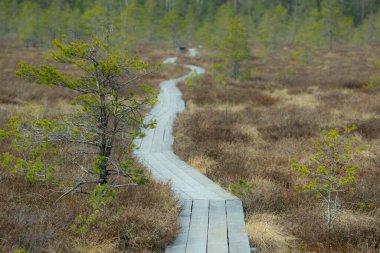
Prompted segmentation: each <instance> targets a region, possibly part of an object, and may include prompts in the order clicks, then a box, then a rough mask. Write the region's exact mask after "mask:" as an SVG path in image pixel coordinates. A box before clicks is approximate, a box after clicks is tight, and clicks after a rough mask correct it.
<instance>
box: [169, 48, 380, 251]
mask: <svg viewBox="0 0 380 253" xmlns="http://www.w3.org/2000/svg"><path fill="white" fill-rule="evenodd" d="M289 50H290V49H289ZM252 51H253V55H255V56H257V55H260V52H259V51H255V50H252ZM290 53H291V50H290V51H288V52H287V53H285V55H284V53H283V54H277V55H272V56H271V57H255V58H254V59H252V60H251V61H250V62H247V63H246V66H250V67H247V68H246V70H245V75H246V76H245V78H244V79H243V80H239V81H233V80H228V79H218V76H217V73H214V74H213V73H212V70H211V68H210V66H211V62H212V58H211V56H208V55H207V54H206V52H204V54H203V56H202V57H200V58H198V59H194V60H192V61H193V63H196V64H201V65H203V66H204V67H206V68H207V67H208V73H207V74H206V75H204V76H202V77H199V78H195V79H194V80H192V81H191V82H184V83H182V84H181V85H180V88H181V90H182V91H183V93H184V99H185V101H186V106H187V109H186V111H185V112H184V113H182V114H181V115H180V116H179V117H178V118H177V121H176V123H175V146H174V148H175V152H176V153H177V154H178V155H179V156H180V157H181V158H183V159H184V160H185V161H187V162H188V163H189V164H190V165H192V166H194V167H195V168H197V169H198V170H199V171H201V172H202V173H204V174H205V175H207V176H208V177H210V178H211V179H212V180H214V181H216V182H218V183H219V184H221V185H222V186H223V187H225V188H226V189H229V188H230V186H231V185H233V184H235V183H237V182H238V181H239V180H246V181H247V182H248V184H249V185H250V187H249V190H248V191H245V192H243V193H241V194H240V197H241V198H242V200H243V202H244V206H245V211H246V216H247V227H248V232H249V233H250V235H251V239H252V240H254V241H255V242H256V244H257V245H258V246H259V248H261V250H262V252H285V251H286V250H288V249H289V250H290V251H291V250H293V251H296V250H300V251H302V252H363V253H364V252H378V250H379V243H380V194H379V192H380V184H379V182H380V87H379V85H378V86H377V87H375V88H373V89H366V88H364V86H365V85H366V84H367V83H368V82H369V79H370V77H371V76H376V77H377V78H379V77H380V69H378V68H376V66H375V65H376V61H377V60H378V59H379V58H380V49H379V47H376V46H373V47H370V48H368V49H366V50H356V49H346V50H340V51H337V52H319V53H318V54H317V56H316V57H315V59H314V61H313V62H312V63H310V64H308V65H305V64H299V63H298V62H297V61H295V60H294V59H292V57H291V55H290ZM188 60H189V59H186V60H184V62H185V61H186V62H187V61H188ZM352 124H356V125H357V126H358V130H357V132H356V135H357V137H358V139H359V142H360V144H361V145H365V146H366V147H367V149H366V151H365V152H363V153H362V155H361V156H360V157H358V160H359V166H360V169H359V172H358V180H357V184H356V188H355V190H354V191H353V192H351V193H348V194H346V195H345V196H342V208H341V210H340V212H339V215H338V217H337V218H336V220H335V229H334V232H333V233H332V234H331V235H328V234H327V232H326V224H325V209H324V207H323V206H322V205H321V204H319V202H318V201H316V200H315V199H313V197H311V196H310V195H308V194H305V193H299V192H297V191H296V190H295V189H294V186H295V178H294V174H293V172H292V170H291V168H290V162H289V161H290V158H292V157H294V158H297V159H299V160H302V159H306V158H307V157H308V155H309V153H308V152H309V149H310V147H311V145H312V140H313V139H314V138H315V137H316V136H317V135H318V133H319V132H320V131H322V130H325V129H331V128H335V127H343V126H344V125H352Z"/></svg>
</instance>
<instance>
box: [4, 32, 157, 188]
mask: <svg viewBox="0 0 380 253" xmlns="http://www.w3.org/2000/svg"><path fill="white" fill-rule="evenodd" d="M54 45H55V51H53V52H52V54H51V61H52V62H53V63H55V65H53V64H46V65H41V66H32V65H29V64H27V63H24V62H22V63H20V65H19V66H20V68H19V70H18V71H17V75H18V76H20V77H23V78H25V79H27V80H29V81H32V82H35V83H37V84H45V85H47V86H50V87H52V86H57V87H64V88H66V89H69V90H71V91H72V92H73V95H74V97H75V98H74V99H73V100H72V105H74V108H73V110H72V111H71V112H70V113H68V114H66V115H64V116H63V117H62V118H47V117H46V116H44V115H43V114H41V113H37V112H33V113H31V112H27V113H23V114H20V115H17V116H15V117H12V118H11V119H10V123H9V124H8V129H6V130H1V131H0V137H3V138H7V139H8V140H9V141H10V142H11V143H12V144H13V148H14V152H13V154H12V155H10V154H9V153H6V154H3V155H2V156H1V160H0V162H1V164H0V166H1V167H3V168H8V169H9V170H12V171H14V172H16V173H20V174H22V175H24V176H25V177H26V178H27V179H30V180H39V179H42V180H44V181H47V180H51V178H52V177H53V176H54V175H52V174H53V173H54V170H55V168H56V167H57V166H58V162H59V161H61V160H57V161H56V162H51V161H49V160H48V158H49V157H55V156H57V154H58V151H59V148H58V147H64V146H66V145H68V146H70V147H71V150H72V151H71V152H73V154H72V156H73V158H70V159H77V160H78V159H79V160H78V161H77V163H79V164H80V166H79V167H80V168H81V169H80V170H79V171H78V176H77V178H78V180H80V181H79V183H77V184H76V185H75V186H74V187H72V188H71V189H70V190H69V191H68V192H72V191H74V190H76V189H77V188H79V187H81V186H82V185H84V184H87V185H91V184H92V185H108V186H110V187H119V186H118V185H114V182H115V181H114V180H109V179H110V177H112V178H113V177H117V178H120V179H125V180H129V181H128V182H125V181H123V180H122V181H121V182H125V184H124V183H123V185H125V186H126V185H131V184H140V183H144V182H145V178H144V176H143V172H142V171H141V170H135V169H133V164H132V161H133V160H131V158H129V157H128V154H129V153H128V151H129V150H130V149H131V148H133V139H134V138H136V137H143V136H142V133H141V132H140V126H142V125H143V124H142V123H143V118H142V115H141V114H140V110H141V109H142V108H143V107H145V106H146V105H147V104H153V103H154V102H155V100H156V95H157V94H156V92H154V91H152V90H151V88H150V87H148V86H146V85H137V84H136V82H137V81H139V80H141V78H142V77H143V76H146V75H149V74H150V73H151V72H152V71H151V70H150V69H151V68H150V67H149V65H148V64H146V63H144V62H142V61H141V60H139V58H138V57H137V56H133V55H130V54H129V53H128V52H125V53H120V52H115V51H114V50H112V48H111V47H110V46H109V44H108V43H107V42H105V41H104V40H99V39H93V40H92V41H90V42H89V43H66V42H65V41H64V42H59V41H57V40H56V41H54ZM57 63H60V64H65V65H68V66H71V68H74V69H75V71H72V72H70V73H67V72H65V71H61V70H60V69H58V68H57V67H55V66H56V65H57ZM72 73H75V74H72ZM138 87H140V89H141V91H142V92H139V93H140V94H139V95H137V94H136V91H137V90H138ZM36 113H37V114H36ZM146 126H147V127H148V126H152V125H151V124H147V125H146ZM128 133H130V134H128ZM115 146H117V147H118V148H119V149H121V151H122V152H121V154H118V155H115V154H114V153H115ZM78 153H79V154H81V155H80V156H79V158H78V156H77V155H75V154H78ZM68 156H70V155H69V154H62V159H63V158H65V157H68ZM81 157H82V158H83V157H86V159H85V160H86V161H82V160H80V158H81ZM89 160H90V161H89ZM88 162H89V164H88ZM83 172H86V173H87V174H88V176H86V177H85V178H84V179H81V178H82V176H80V175H82V173H83ZM41 176H42V177H41Z"/></svg>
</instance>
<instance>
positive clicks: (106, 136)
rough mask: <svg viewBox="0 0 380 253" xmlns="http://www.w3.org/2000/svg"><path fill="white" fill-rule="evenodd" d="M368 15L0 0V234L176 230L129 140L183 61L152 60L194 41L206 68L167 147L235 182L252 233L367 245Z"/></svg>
mask: <svg viewBox="0 0 380 253" xmlns="http://www.w3.org/2000/svg"><path fill="white" fill-rule="evenodd" d="M379 31H380V2H379V1H377V0H304V1H303V0H302V1H301V0H282V1H277V0H255V1H254V0H196V1H192V0H165V1H164V0H158V1H157V0H111V1H109V0H95V1H93V0H70V1H62V0H36V1H30V0H18V1H14V0H0V48H1V50H0V73H1V74H0V81H1V84H2V85H1V86H0V113H1V121H0V129H2V130H1V131H0V137H1V149H0V153H1V154H2V155H1V161H0V217H1V219H0V251H5V252H15V251H17V250H19V252H22V251H26V252H46V251H47V252H94V251H95V250H100V251H102V252H119V251H120V252H160V251H162V250H163V249H164V248H165V247H166V246H167V245H168V244H169V243H170V242H171V241H172V240H173V239H174V238H175V236H176V234H177V232H178V224H177V223H176V221H177V218H178V215H179V211H180V210H179V209H178V208H177V201H176V198H175V196H174V195H173V193H172V192H171V190H170V187H169V185H166V184H162V183H159V182H156V181H155V180H154V179H153V178H150V176H149V173H148V172H146V171H145V170H144V168H142V166H141V165H139V164H138V163H137V162H136V161H134V160H133V159H132V156H131V154H130V151H131V148H133V145H132V146H131V145H130V144H131V143H133V138H135V137H137V136H140V137H141V134H140V132H139V129H140V127H154V122H152V124H150V125H145V126H143V125H142V118H143V116H144V114H145V113H147V112H148V110H149V109H150V106H151V105H152V104H154V102H155V95H156V94H157V93H156V91H157V88H158V87H157V84H158V83H159V81H160V80H164V79H166V78H171V77H174V76H173V75H180V74H182V73H183V70H182V69H181V68H180V67H175V66H164V67H161V68H159V69H156V68H155V66H156V65H157V63H159V62H161V61H162V60H163V59H165V58H166V57H168V56H172V55H173V54H175V51H174V49H175V48H178V47H190V46H192V47H198V50H199V54H198V57H196V58H189V57H187V56H186V55H180V56H179V61H180V62H183V63H194V64H198V65H202V66H203V67H205V68H206V69H207V73H206V75H204V76H203V77H193V78H191V79H190V80H188V81H186V82H184V83H182V84H181V89H182V91H183V92H184V99H185V101H186V104H187V110H186V112H184V113H183V114H181V115H180V116H179V118H178V120H177V121H176V127H175V135H176V136H175V150H176V152H177V153H178V154H179V155H180V156H181V157H182V158H183V159H184V160H186V161H187V162H188V163H190V164H191V165H193V166H194V167H195V168H197V169H199V170H200V171H201V172H202V173H204V174H205V175H206V176H208V177H210V178H211V179H212V180H214V181H216V182H218V183H219V184H221V185H222V186H223V187H225V189H228V190H230V191H232V192H233V193H234V194H236V195H238V196H239V197H240V198H241V199H242V200H243V203H244V207H245V212H246V218H247V219H246V222H247V231H248V233H249V235H250V239H251V240H252V244H254V245H256V246H257V248H258V249H259V250H260V252H261V253H263V252H286V251H288V252H361V253H364V252H378V251H379V249H380V194H379V192H380V188H379V182H380V171H379V170H380V168H379V166H380V99H379V95H380V88H379V86H380V85H379V84H378V83H379V78H380V69H379V68H380V47H379V42H380V32H379ZM52 41H54V42H53V43H52ZM45 51H48V53H47V55H48V56H49V55H50V60H46V57H45V56H46V53H45ZM138 54H139V55H140V56H139V57H138V56H137V55H138ZM19 62H22V63H21V64H19ZM153 69H154V70H155V71H153V72H154V73H153V72H152V70H153ZM16 71H17V75H18V76H19V77H16V75H15V73H16ZM151 74H153V75H151ZM35 83H37V84H40V85H37V84H35ZM46 85H47V86H46ZM57 200H58V201H57Z"/></svg>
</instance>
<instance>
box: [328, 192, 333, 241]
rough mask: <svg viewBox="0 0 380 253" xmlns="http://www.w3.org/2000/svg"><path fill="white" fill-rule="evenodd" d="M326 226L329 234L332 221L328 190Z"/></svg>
mask: <svg viewBox="0 0 380 253" xmlns="http://www.w3.org/2000/svg"><path fill="white" fill-rule="evenodd" d="M327 227H328V231H329V234H331V231H332V227H333V223H332V201H331V192H329V195H328V202H327Z"/></svg>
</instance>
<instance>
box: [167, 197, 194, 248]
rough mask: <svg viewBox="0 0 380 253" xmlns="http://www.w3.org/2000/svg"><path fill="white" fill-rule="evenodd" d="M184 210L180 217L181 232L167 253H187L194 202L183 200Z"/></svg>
mask: <svg viewBox="0 0 380 253" xmlns="http://www.w3.org/2000/svg"><path fill="white" fill-rule="evenodd" d="M182 203H183V210H182V212H181V216H180V224H181V231H180V233H179V234H178V236H177V238H176V239H175V241H174V242H173V243H172V244H171V245H170V246H169V247H167V248H166V250H165V253H185V252H186V245H187V239H188V235H189V228H190V219H191V209H192V205H193V201H192V200H183V201H182Z"/></svg>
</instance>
